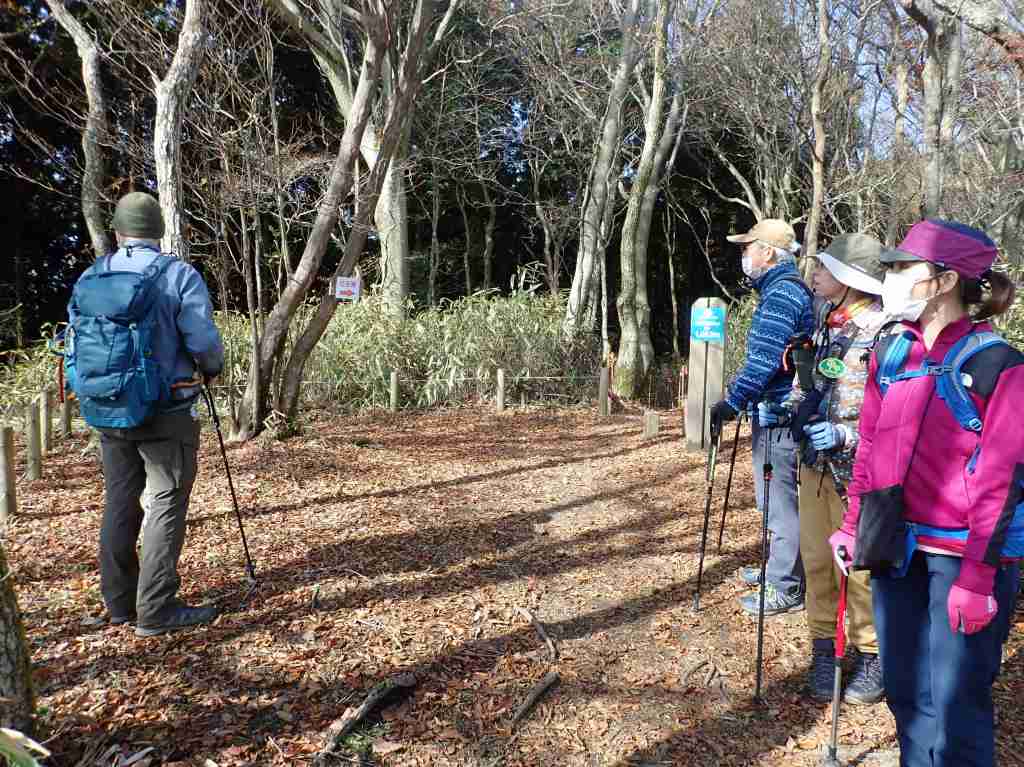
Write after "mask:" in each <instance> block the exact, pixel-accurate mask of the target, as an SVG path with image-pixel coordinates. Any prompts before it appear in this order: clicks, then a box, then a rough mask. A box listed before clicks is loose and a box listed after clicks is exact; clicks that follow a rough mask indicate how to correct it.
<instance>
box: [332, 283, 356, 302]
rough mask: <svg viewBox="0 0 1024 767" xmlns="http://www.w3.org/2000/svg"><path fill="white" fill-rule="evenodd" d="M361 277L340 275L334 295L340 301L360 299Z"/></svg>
mask: <svg viewBox="0 0 1024 767" xmlns="http://www.w3.org/2000/svg"><path fill="white" fill-rule="evenodd" d="M359 290H360V281H359V277H339V278H338V279H337V282H336V283H335V285H334V297H335V298H336V299H338V300H339V301H351V302H353V303H355V302H356V301H358V300H359Z"/></svg>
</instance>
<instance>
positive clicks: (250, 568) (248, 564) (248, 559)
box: [201, 383, 259, 601]
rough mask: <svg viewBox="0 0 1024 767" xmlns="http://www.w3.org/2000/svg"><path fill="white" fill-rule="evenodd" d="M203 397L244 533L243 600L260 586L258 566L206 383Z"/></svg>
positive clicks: (211, 396) (214, 407) (215, 411)
mask: <svg viewBox="0 0 1024 767" xmlns="http://www.w3.org/2000/svg"><path fill="white" fill-rule="evenodd" d="M201 386H202V392H203V399H204V400H206V407H207V409H208V410H209V411H210V418H212V419H213V427H214V429H215V430H216V431H217V441H218V442H219V443H220V454H221V457H222V458H223V459H224V473H225V474H227V475H228V488H230V490H231V503H232V504H234V507H235V518H236V519H237V520H238V532H240V533H241V534H242V548H243V549H244V550H245V571H246V573H247V575H248V580H249V590H248V591H247V592H246V595H245V596H244V597H242V601H245V599H247V598H248V596H249V594H251V593H252V592H253V591H255V589H256V587H257V586H259V581H258V580H257V579H256V566H255V565H254V564H253V563H252V556H250V554H249V542H248V541H247V540H246V539H245V527H244V526H243V525H242V512H241V511H239V510H238V497H237V496H236V495H235V483H234V482H233V481H232V480H231V466H230V465H229V464H228V453H227V450H225V449H224V435H223V434H222V433H221V430H220V418H219V417H218V415H217V408H216V406H214V404H213V395H211V394H210V390H209V389H208V388H207V387H206V384H205V383H203V384H202V385H201Z"/></svg>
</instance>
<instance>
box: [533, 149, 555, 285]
mask: <svg viewBox="0 0 1024 767" xmlns="http://www.w3.org/2000/svg"><path fill="white" fill-rule="evenodd" d="M530 179H531V180H532V181H533V211H534V213H535V214H536V215H537V221H539V222H540V228H541V231H542V232H543V233H544V246H543V247H544V250H543V253H544V275H545V277H546V278H547V283H548V290H549V291H550V292H551V295H553V296H557V295H558V273H557V271H556V269H555V259H554V256H553V255H552V239H553V236H552V232H551V223H550V222H549V221H548V214H547V212H546V211H545V210H544V206H543V205H542V204H541V197H540V173H539V172H538V170H537V169H536V168H534V169H533V170H532V171H531V173H530Z"/></svg>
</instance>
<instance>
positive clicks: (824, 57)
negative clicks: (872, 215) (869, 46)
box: [804, 0, 832, 266]
mask: <svg viewBox="0 0 1024 767" xmlns="http://www.w3.org/2000/svg"><path fill="white" fill-rule="evenodd" d="M828 22H829V4H828V0H818V68H817V71H816V72H815V73H814V89H813V90H812V92H811V120H812V122H813V123H814V157H813V159H812V166H811V178H812V190H813V191H812V193H811V213H810V217H809V218H808V219H807V227H806V228H805V230H804V256H805V261H804V264H805V265H807V266H809V265H810V264H811V263H812V259H813V258H814V256H815V254H816V253H817V252H818V229H819V228H820V226H821V206H822V205H823V204H824V202H825V138H826V137H825V115H824V109H823V105H822V103H821V102H822V99H823V98H824V92H825V83H826V82H827V81H828V75H829V69H830V68H831V62H832V49H831V47H830V46H829V42H828Z"/></svg>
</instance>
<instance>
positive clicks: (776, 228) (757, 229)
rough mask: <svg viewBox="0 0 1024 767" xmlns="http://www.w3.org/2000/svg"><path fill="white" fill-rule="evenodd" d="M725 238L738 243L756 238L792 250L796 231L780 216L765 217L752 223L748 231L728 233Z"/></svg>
mask: <svg viewBox="0 0 1024 767" xmlns="http://www.w3.org/2000/svg"><path fill="white" fill-rule="evenodd" d="M725 239H727V240H728V241H729V242H739V243H747V242H753V241H754V240H758V241H760V242H763V243H766V244H768V245H774V246H775V247H776V248H782V249H783V250H793V245H794V243H796V232H794V231H793V227H791V226H790V225H789V224H787V223H786V222H785V221H783V220H782V219H781V218H765V219H762V220H761V221H758V222H757V223H756V224H754V226H753V227H751V229H750V231H749V232H745V233H744V234H730V235H729V236H728V237H726V238H725Z"/></svg>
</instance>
